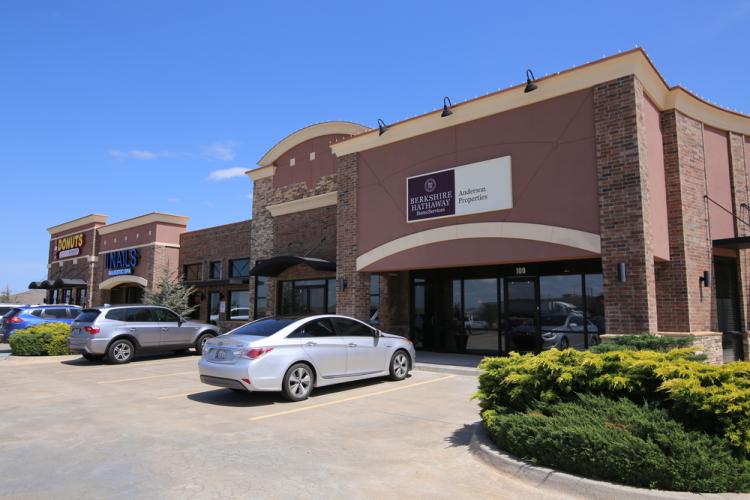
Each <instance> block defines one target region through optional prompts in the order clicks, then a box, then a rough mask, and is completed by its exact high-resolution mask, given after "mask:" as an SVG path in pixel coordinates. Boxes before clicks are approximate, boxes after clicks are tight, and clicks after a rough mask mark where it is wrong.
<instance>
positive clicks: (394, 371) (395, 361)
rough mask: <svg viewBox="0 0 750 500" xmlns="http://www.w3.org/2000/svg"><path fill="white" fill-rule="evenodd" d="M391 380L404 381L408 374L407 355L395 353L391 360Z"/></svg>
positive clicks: (399, 352)
mask: <svg viewBox="0 0 750 500" xmlns="http://www.w3.org/2000/svg"><path fill="white" fill-rule="evenodd" d="M390 373H391V380H404V379H405V378H406V376H407V375H408V374H409V355H408V354H406V353H405V352H404V351H396V352H395V353H394V354H393V357H392V358H391V367H390Z"/></svg>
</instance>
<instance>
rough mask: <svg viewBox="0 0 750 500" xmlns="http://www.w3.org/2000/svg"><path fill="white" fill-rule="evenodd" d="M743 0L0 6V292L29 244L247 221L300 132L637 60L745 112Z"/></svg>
mask: <svg viewBox="0 0 750 500" xmlns="http://www.w3.org/2000/svg"><path fill="white" fill-rule="evenodd" d="M749 26H750V1H734V2H732V1H723V2H711V3H709V2H691V1H680V2H654V1H649V2H638V1H632V2H627V3H622V2H619V3H610V2H584V1H581V2H575V1H569V2H545V1H536V2H470V1H464V2H426V1H425V2H410V1H406V0H401V1H387V0H381V1H378V2H367V3H357V2H325V1H319V2H318V1H316V2H310V1H306V2H265V3H263V4H261V2H251V1H244V2H243V1H230V0H226V1H191V2H185V1H159V0H150V1H146V2H138V1H128V2H101V1H90V2H78V1H64V2H61V1H49V2H38V1H34V0H17V1H12V0H2V1H0V169H1V170H2V181H0V182H1V185H2V195H0V200H2V201H1V202H2V206H3V207H4V210H3V215H4V217H3V218H4V219H5V220H6V223H5V224H6V227H5V231H4V238H3V240H4V241H3V243H2V245H0V286H3V287H4V286H5V285H6V284H8V285H10V287H11V288H12V289H14V290H21V289H24V288H25V286H26V284H28V282H29V281H31V280H36V279H41V278H44V277H45V276H46V259H47V243H48V239H49V235H48V234H47V232H46V230H45V229H46V228H47V227H49V226H51V225H55V224H58V223H61V222H64V221H67V220H70V219H73V218H76V217H80V216H83V215H86V214H89V213H104V214H108V215H109V216H110V221H117V220H120V219H124V218H129V217H133V216H135V215H139V214H142V213H146V212H151V211H155V210H157V211H165V212H169V213H176V214H180V215H187V216H189V217H190V226H189V227H190V228H191V229H198V228H202V227H208V226H212V225H217V224H223V223H228V222H234V221H238V220H243V219H247V218H249V217H250V215H251V214H250V203H251V202H250V199H249V194H250V193H251V191H252V186H251V182H250V180H249V179H248V178H247V177H246V176H244V175H235V176H232V174H236V173H238V172H241V171H243V170H245V169H248V168H252V167H254V166H255V162H256V161H257V160H258V159H259V158H260V157H261V156H262V155H263V153H264V152H265V151H266V150H267V149H269V148H270V147H271V146H273V144H274V143H275V142H276V141H278V140H279V139H281V138H282V137H283V136H285V135H287V134H289V133H290V132H292V131H294V130H296V129H298V128H300V127H303V126H306V125H308V124H310V123H315V122H320V121H326V120H351V121H355V122H359V123H362V124H365V125H369V126H374V125H375V122H376V120H377V118H383V119H384V120H385V121H386V122H392V121H396V120H399V119H403V118H407V117H410V116H413V115H416V114H421V113H424V112H426V111H430V110H433V109H436V108H438V107H440V106H441V105H442V98H443V96H445V95H447V96H450V97H451V99H452V100H453V102H454V103H456V102H459V101H462V100H465V99H471V98H473V97H476V96H478V95H481V94H484V93H487V92H490V91H494V90H497V89H498V88H504V87H507V86H509V85H512V84H517V83H519V82H521V81H522V80H523V79H524V72H525V70H526V68H532V69H533V70H534V72H535V73H536V75H537V76H542V75H544V74H545V73H549V72H555V71H559V70H563V69H566V68H569V67H571V66H575V65H579V64H583V63H586V62H588V61H592V60H595V59H598V58H600V57H602V56H604V55H611V54H615V53H617V52H619V51H622V50H628V49H630V48H633V47H634V46H636V45H638V46H642V47H644V48H645V49H646V50H647V52H648V54H649V55H650V56H651V58H652V59H653V60H654V62H655V64H656V66H657V67H658V68H659V70H660V71H661V72H662V74H663V75H664V76H665V78H666V79H667V81H668V82H669V83H670V84H677V83H679V84H682V85H684V86H685V87H687V88H688V89H691V90H692V91H694V92H696V93H697V94H699V95H701V96H703V97H705V98H708V99H710V100H711V101H713V102H717V103H720V104H722V105H724V106H727V107H730V108H735V109H737V110H739V111H742V112H745V113H750V94H748V92H747V88H748V84H750V60H749V59H748V54H750V51H748V49H750V42H749V41H748V38H747V30H748V27H749Z"/></svg>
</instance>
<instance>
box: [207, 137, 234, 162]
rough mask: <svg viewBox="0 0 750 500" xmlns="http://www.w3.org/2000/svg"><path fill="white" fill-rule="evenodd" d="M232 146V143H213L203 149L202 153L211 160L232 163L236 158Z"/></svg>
mask: <svg viewBox="0 0 750 500" xmlns="http://www.w3.org/2000/svg"><path fill="white" fill-rule="evenodd" d="M234 145H235V143H234V142H232V141H223V142H214V143H213V144H211V145H209V146H207V147H206V148H205V149H204V153H205V155H206V156H207V157H208V158H209V159H211V160H221V161H232V160H234V157H235V156H236V154H235V152H234Z"/></svg>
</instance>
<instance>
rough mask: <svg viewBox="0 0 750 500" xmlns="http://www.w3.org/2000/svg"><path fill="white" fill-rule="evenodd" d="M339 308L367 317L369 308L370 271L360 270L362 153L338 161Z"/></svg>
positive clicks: (358, 316)
mask: <svg viewBox="0 0 750 500" xmlns="http://www.w3.org/2000/svg"><path fill="white" fill-rule="evenodd" d="M337 177H338V206H337V212H336V220H337V236H336V240H337V241H336V312H337V313H338V314H345V315H347V316H353V317H355V318H357V319H360V320H363V321H367V320H368V319H369V312H370V275H369V274H367V273H358V272H357V262H356V261H357V255H358V247H357V241H358V239H357V237H358V224H357V182H358V178H359V155H358V154H357V153H352V154H348V155H345V156H342V157H341V158H339V159H338V162H337Z"/></svg>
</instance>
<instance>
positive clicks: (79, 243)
mask: <svg viewBox="0 0 750 500" xmlns="http://www.w3.org/2000/svg"><path fill="white" fill-rule="evenodd" d="M85 243H86V237H85V236H84V235H83V233H78V234H72V235H70V236H65V237H63V238H58V239H57V241H55V247H54V250H53V251H54V254H55V259H65V258H68V257H77V256H78V254H80V253H81V248H83V245H84V244H85Z"/></svg>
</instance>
